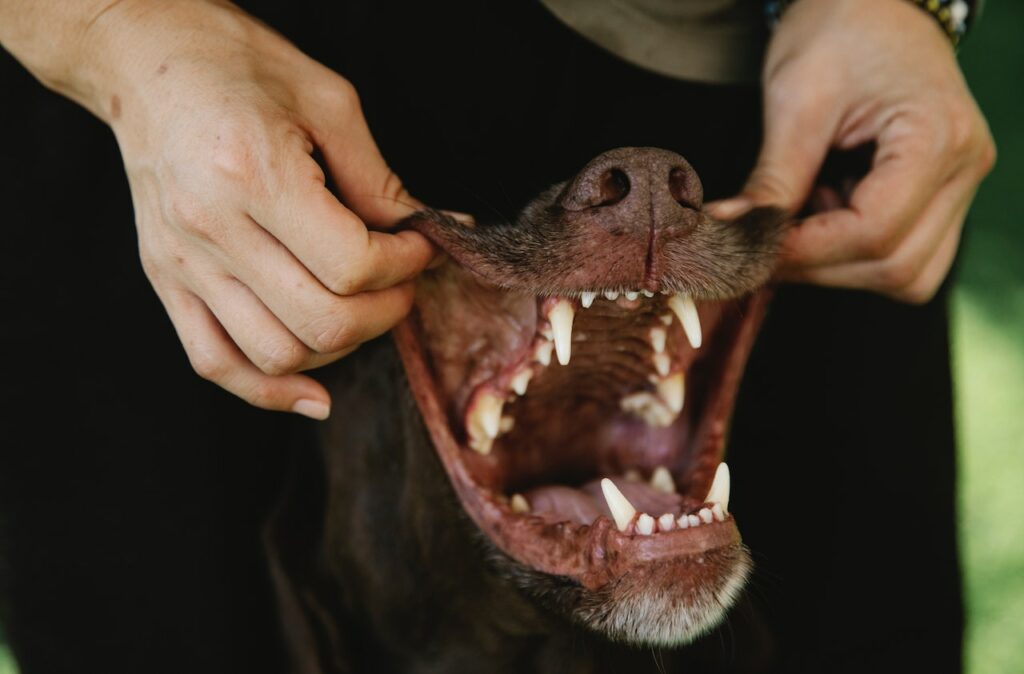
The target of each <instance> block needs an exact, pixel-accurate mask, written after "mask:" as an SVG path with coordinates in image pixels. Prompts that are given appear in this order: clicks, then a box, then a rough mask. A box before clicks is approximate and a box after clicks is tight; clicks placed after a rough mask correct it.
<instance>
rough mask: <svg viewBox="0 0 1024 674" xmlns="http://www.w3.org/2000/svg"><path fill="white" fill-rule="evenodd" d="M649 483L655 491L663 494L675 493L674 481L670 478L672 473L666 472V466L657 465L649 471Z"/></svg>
mask: <svg viewBox="0 0 1024 674" xmlns="http://www.w3.org/2000/svg"><path fill="white" fill-rule="evenodd" d="M650 485H651V487H652V488H653V489H655V490H656V491H660V492H661V493H663V494H675V493H676V483H675V480H673V479H672V473H670V472H668V468H666V467H665V466H658V467H657V468H655V469H654V472H653V473H651V481H650Z"/></svg>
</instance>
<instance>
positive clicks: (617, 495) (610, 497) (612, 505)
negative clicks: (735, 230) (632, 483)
mask: <svg viewBox="0 0 1024 674" xmlns="http://www.w3.org/2000/svg"><path fill="white" fill-rule="evenodd" d="M601 491H602V492H604V500H605V501H606V502H607V503H608V509H609V510H611V511H612V518H614V519H615V526H616V527H618V529H619V531H625V530H626V527H628V526H629V523H630V522H632V521H633V516H634V515H636V508H634V507H633V504H632V503H630V502H629V499H627V498H626V497H625V496H623V495H622V492H621V491H619V488H618V487H616V486H615V483H614V482H612V481H611V480H609V479H608V478H604V479H603V480H601Z"/></svg>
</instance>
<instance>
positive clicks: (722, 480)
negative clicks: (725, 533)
mask: <svg viewBox="0 0 1024 674" xmlns="http://www.w3.org/2000/svg"><path fill="white" fill-rule="evenodd" d="M731 482H732V480H731V479H730V477H729V466H727V465H726V463H725V461H723V462H722V463H720V464H718V468H716V469H715V479H713V480H712V481H711V489H708V496H707V498H706V499H704V502H705V503H720V504H722V511H723V512H725V513H728V512H729V485H730V483H731Z"/></svg>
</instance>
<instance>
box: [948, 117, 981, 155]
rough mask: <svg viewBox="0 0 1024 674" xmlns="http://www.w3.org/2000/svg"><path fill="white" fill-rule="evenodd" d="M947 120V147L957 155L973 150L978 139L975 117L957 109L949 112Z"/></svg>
mask: <svg viewBox="0 0 1024 674" xmlns="http://www.w3.org/2000/svg"><path fill="white" fill-rule="evenodd" d="M948 120H949V127H948V129H947V142H948V145H947V147H948V148H949V149H950V150H952V151H953V152H954V153H957V154H960V153H963V152H967V151H969V150H971V149H973V147H974V146H975V144H976V143H977V142H978V137H979V134H978V121H977V117H976V115H974V114H972V111H970V110H964V109H963V108H962V107H957V108H954V109H953V110H951V111H950V113H949V116H948Z"/></svg>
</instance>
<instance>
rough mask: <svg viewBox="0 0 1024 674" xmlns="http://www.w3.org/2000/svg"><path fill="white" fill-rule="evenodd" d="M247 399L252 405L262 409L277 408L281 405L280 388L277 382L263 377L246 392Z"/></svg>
mask: <svg viewBox="0 0 1024 674" xmlns="http://www.w3.org/2000/svg"><path fill="white" fill-rule="evenodd" d="M244 398H245V401H246V402H247V403H249V404H250V405H254V406H255V407H259V408H262V409H265V410H266V409H277V408H278V407H280V405H279V404H278V398H279V396H278V388H277V384H276V382H275V381H274V380H272V379H263V380H260V381H259V382H256V383H255V384H253V385H252V387H251V388H250V389H249V390H248V391H247V392H246V394H245V396H244Z"/></svg>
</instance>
